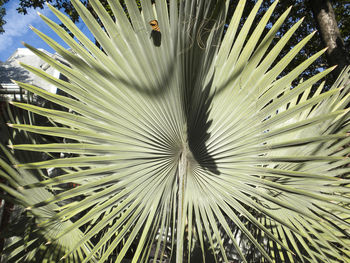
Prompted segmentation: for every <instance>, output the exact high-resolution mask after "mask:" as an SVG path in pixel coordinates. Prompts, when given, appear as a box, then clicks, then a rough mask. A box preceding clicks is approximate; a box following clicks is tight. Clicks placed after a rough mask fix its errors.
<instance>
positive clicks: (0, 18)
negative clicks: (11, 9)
mask: <svg viewBox="0 0 350 263" xmlns="http://www.w3.org/2000/svg"><path fill="white" fill-rule="evenodd" d="M7 2H8V0H0V34H1V33H4V25H5V24H6V21H5V20H4V16H5V15H6V9H5V8H4V7H3V5H4V4H6V3H7Z"/></svg>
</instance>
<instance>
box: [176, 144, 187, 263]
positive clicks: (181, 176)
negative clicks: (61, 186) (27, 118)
mask: <svg viewBox="0 0 350 263" xmlns="http://www.w3.org/2000/svg"><path fill="white" fill-rule="evenodd" d="M186 170H187V147H184V150H183V152H182V153H181V156H180V160H179V168H178V182H179V190H178V208H177V227H176V263H181V262H182V261H183V244H184V242H183V237H184V235H183V229H184V213H185V211H184V197H185V183H186Z"/></svg>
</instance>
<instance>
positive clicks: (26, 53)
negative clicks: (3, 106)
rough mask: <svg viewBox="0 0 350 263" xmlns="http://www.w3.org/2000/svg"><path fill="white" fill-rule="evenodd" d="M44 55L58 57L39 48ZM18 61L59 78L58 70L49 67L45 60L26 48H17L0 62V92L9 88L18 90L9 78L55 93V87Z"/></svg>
mask: <svg viewBox="0 0 350 263" xmlns="http://www.w3.org/2000/svg"><path fill="white" fill-rule="evenodd" d="M39 50H40V51H42V52H44V53H45V54H46V55H48V56H50V57H53V58H55V59H59V56H58V55H57V54H51V53H49V52H48V51H46V50H44V49H40V48H39ZM20 63H24V64H27V65H30V66H33V67H36V68H39V69H42V70H44V71H45V72H46V73H48V74H50V75H52V76H54V77H56V78H59V72H58V71H57V70H56V69H54V68H52V67H50V66H49V65H48V64H47V63H46V62H45V61H43V60H42V59H41V58H39V57H38V56H36V55H35V54H34V53H33V52H32V51H30V50H29V49H28V48H18V49H17V50H16V51H15V52H14V53H13V54H12V55H11V56H10V57H9V58H8V59H7V61H5V62H0V89H1V92H0V93H6V90H7V89H9V90H11V92H14V90H16V87H17V89H18V90H19V87H18V86H17V85H16V84H13V83H12V81H11V80H16V81H20V82H25V83H29V84H32V85H34V86H38V87H41V88H43V89H45V90H47V91H50V92H53V93H56V87H54V86H53V85H50V84H48V83H47V82H45V81H44V80H42V79H41V78H39V77H37V76H36V75H35V74H33V73H31V72H29V71H28V70H26V69H25V68H23V67H22V66H21V65H20Z"/></svg>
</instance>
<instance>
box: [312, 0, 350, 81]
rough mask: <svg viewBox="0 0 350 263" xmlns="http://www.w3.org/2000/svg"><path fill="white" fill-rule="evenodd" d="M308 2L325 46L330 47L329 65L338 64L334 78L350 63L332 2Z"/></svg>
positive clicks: (316, 0) (328, 52) (315, 0)
mask: <svg viewBox="0 0 350 263" xmlns="http://www.w3.org/2000/svg"><path fill="white" fill-rule="evenodd" d="M308 2H309V8H310V9H311V11H312V13H313V16H314V19H315V22H316V25H317V28H318V30H319V32H320V35H321V38H322V42H323V44H324V46H325V47H328V50H327V61H328V64H329V66H334V65H338V67H337V68H336V69H335V70H334V71H333V76H334V78H337V77H338V75H339V74H340V72H341V71H342V70H343V68H344V67H345V66H347V65H349V64H350V63H349V57H348V52H347V51H346V49H345V46H344V41H343V39H342V37H341V35H340V31H339V28H338V24H337V21H336V18H335V14H334V10H333V7H332V3H331V1H330V0H309V1H308Z"/></svg>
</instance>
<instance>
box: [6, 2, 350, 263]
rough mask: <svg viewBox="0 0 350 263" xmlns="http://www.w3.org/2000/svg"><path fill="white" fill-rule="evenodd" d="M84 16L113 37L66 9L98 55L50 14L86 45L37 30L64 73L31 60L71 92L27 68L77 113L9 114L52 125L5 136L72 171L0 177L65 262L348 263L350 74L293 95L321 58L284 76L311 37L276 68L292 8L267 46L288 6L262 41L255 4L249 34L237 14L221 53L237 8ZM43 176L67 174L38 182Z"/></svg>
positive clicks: (25, 170) (186, 6) (126, 9)
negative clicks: (45, 138)
mask: <svg viewBox="0 0 350 263" xmlns="http://www.w3.org/2000/svg"><path fill="white" fill-rule="evenodd" d="M90 2H91V6H92V7H93V9H94V10H95V12H96V14H97V15H98V17H99V21H100V22H101V23H102V25H103V27H101V25H100V24H99V22H97V21H96V20H95V19H94V18H93V16H92V15H91V13H90V12H89V11H88V10H87V9H86V8H85V7H84V6H83V5H82V3H81V2H80V1H78V0H72V3H73V4H74V6H75V8H76V9H77V11H78V12H79V14H80V17H81V18H82V19H83V21H84V22H85V24H86V25H87V27H88V28H89V29H90V31H91V32H92V34H93V35H94V36H95V38H96V41H98V43H99V44H100V45H101V49H99V48H98V47H97V46H95V45H94V43H93V42H92V41H91V40H89V39H88V38H87V37H86V36H84V35H83V34H82V33H81V32H80V31H79V29H78V28H77V27H76V26H75V25H74V24H73V22H71V21H70V20H69V19H67V17H65V16H64V15H63V14H61V13H60V12H59V11H57V10H55V9H54V8H53V7H51V6H50V8H51V10H52V11H53V12H54V13H55V14H56V16H57V17H58V18H59V19H60V20H61V21H62V23H63V24H64V25H65V26H66V27H67V28H68V29H69V31H70V32H71V33H72V34H73V35H74V36H75V38H76V39H73V38H72V37H71V36H70V35H69V34H68V33H67V32H66V31H65V30H63V29H62V28H61V27H60V26H59V25H57V24H55V23H54V22H52V21H50V20H49V19H48V18H46V17H44V16H42V15H40V16H41V17H42V18H43V20H44V21H45V22H46V23H47V24H48V25H49V26H50V27H51V28H52V30H54V31H55V32H56V33H57V34H58V35H59V36H60V37H61V38H62V39H63V40H64V41H65V42H66V43H67V44H68V45H69V46H70V47H71V49H70V50H66V49H64V48H63V47H62V46H60V45H59V44H57V43H55V42H54V41H53V40H52V39H50V38H49V37H47V36H45V35H44V34H42V33H41V32H40V31H38V30H36V29H34V28H33V30H34V31H35V32H36V33H37V34H38V35H39V36H40V37H41V38H42V39H44V40H45V41H46V42H47V43H48V44H49V45H51V46H52V47H53V48H54V49H55V50H56V51H57V52H58V54H59V55H61V56H62V57H63V58H64V59H65V61H67V64H68V65H69V66H68V65H64V64H62V63H60V62H58V61H56V60H54V59H52V58H50V57H49V56H47V55H46V54H45V53H43V52H41V51H39V50H37V49H35V48H33V47H31V46H30V45H28V44H26V45H25V46H26V47H28V48H29V49H30V50H32V51H33V52H34V53H35V54H37V55H38V56H39V57H40V58H41V59H43V60H44V61H46V62H47V63H48V64H49V65H51V66H53V67H55V68H56V69H58V70H59V71H60V72H61V73H62V74H64V75H65V76H66V77H67V78H68V79H69V81H68V82H66V81H62V80H59V79H55V78H53V77H52V76H50V75H48V74H46V73H45V72H44V71H42V70H40V69H36V68H33V67H31V66H27V65H23V66H24V67H25V68H26V69H28V70H30V71H32V72H33V73H35V74H37V75H38V76H40V77H41V78H43V79H45V80H46V81H47V82H48V83H50V84H53V85H55V86H56V87H57V88H59V89H60V90H62V91H64V92H66V93H68V94H69V95H70V97H67V96H61V95H57V94H52V93H49V92H46V91H44V90H42V89H40V88H38V87H34V86H32V85H29V84H25V83H18V85H20V86H21V87H22V88H25V89H26V90H28V91H30V92H33V93H36V94H37V95H39V96H41V97H43V98H45V99H47V100H49V101H52V102H53V103H56V104H58V105H61V106H63V107H64V108H66V109H67V111H63V110H58V109H57V110H55V109H47V108H42V107H39V106H35V105H30V104H26V103H19V102H15V103H13V104H14V105H15V106H17V107H20V108H22V109H25V110H28V111H30V112H32V113H35V114H38V115H42V116H44V117H46V118H48V119H49V120H50V121H52V122H53V123H55V124H56V126H52V127H47V126H40V125H35V124H34V125H27V124H19V123H13V124H11V127H13V128H16V129H19V130H22V131H26V132H30V133H33V134H40V135H49V136H56V137H60V138H64V139H65V140H64V142H62V143H47V144H17V145H13V146H12V147H13V148H14V149H15V150H16V151H23V150H26V151H36V152H44V153H61V154H64V155H65V156H66V157H65V158H50V159H48V160H44V161H43V160H37V161H35V162H29V163H20V164H17V165H16V166H17V170H14V169H13V168H11V167H9V166H8V165H6V164H5V163H4V162H2V163H1V165H2V167H3V168H4V170H5V171H6V173H7V174H6V173H2V176H5V177H6V178H7V179H8V180H10V181H13V185H12V187H13V188H9V187H6V186H5V185H2V187H3V188H4V189H5V190H6V191H8V192H9V193H10V194H12V195H13V196H14V198H15V199H17V200H20V201H21V203H22V204H23V205H24V206H26V207H27V209H28V207H29V208H30V210H31V211H32V212H33V214H34V216H35V217H37V218H38V219H37V220H38V221H37V222H38V231H39V233H41V235H42V236H41V237H42V238H43V240H45V241H50V244H52V245H49V248H50V249H52V248H56V246H59V247H61V248H62V251H63V252H62V253H63V254H64V256H63V258H66V260H67V261H68V262H71V260H77V261H78V262H80V261H81V262H90V261H91V260H97V261H98V262H105V261H106V262H108V261H113V262H122V259H123V258H124V257H130V258H132V259H133V262H140V261H141V262H145V261H146V260H147V259H149V258H153V259H154V260H156V259H157V258H158V259H161V258H162V259H164V258H166V257H168V258H170V257H172V258H175V257H176V259H177V262H182V261H183V260H186V261H187V260H189V259H190V258H191V255H192V254H195V253H194V251H196V250H197V249H201V250H202V251H203V260H205V258H206V257H205V254H206V253H207V254H208V253H209V254H210V253H212V255H213V257H214V258H215V260H216V261H221V260H222V261H224V262H228V261H229V260H232V259H233V257H235V259H238V260H240V261H241V262H252V260H253V261H254V262H257V261H258V260H259V261H260V260H261V261H263V260H265V261H267V262H317V261H321V262H342V261H344V262H347V261H349V260H350V251H349V247H350V242H349V234H350V233H349V223H350V222H349V219H348V214H349V195H348V187H347V185H348V184H349V178H348V170H349V168H347V165H348V162H349V160H348V158H346V157H345V156H346V155H347V154H348V151H349V150H348V148H347V144H348V143H349V139H348V118H349V115H348V110H347V105H348V103H349V100H350V99H349V95H348V93H349V89H350V84H349V72H348V71H345V72H344V74H343V75H342V78H340V79H339V81H338V82H337V83H335V84H334V85H333V87H332V88H331V89H330V90H329V91H327V92H324V93H321V90H322V88H323V85H322V84H321V85H320V86H319V87H318V89H317V90H316V92H314V89H313V87H314V86H315V84H317V83H319V81H320V80H321V79H322V78H323V77H324V76H325V75H326V74H328V73H329V72H330V71H331V70H332V69H326V70H324V71H322V72H320V73H319V74H317V75H316V76H313V77H311V78H310V79H307V80H304V81H303V82H301V83H299V84H297V85H293V86H292V83H293V81H294V80H295V79H296V77H297V76H299V75H300V74H301V73H302V72H303V71H304V70H305V69H306V68H307V67H308V66H309V65H310V64H311V63H313V62H314V61H315V60H316V59H317V58H318V57H319V56H320V55H321V54H322V53H323V52H324V51H325V50H322V51H320V52H318V53H316V54H315V55H313V56H312V57H310V58H309V59H307V60H306V61H305V62H303V63H302V64H301V65H300V66H298V67H297V68H295V69H294V70H293V71H292V72H290V73H288V74H287V75H285V76H283V77H281V73H282V72H283V70H284V68H285V67H286V66H287V65H288V63H290V61H291V60H292V59H293V58H294V57H295V55H296V54H297V53H298V52H299V51H300V49H301V48H302V47H303V46H304V45H305V44H306V43H307V42H308V40H309V39H310V38H311V37H312V36H313V34H311V35H310V36H308V37H307V38H305V39H304V40H303V41H301V42H300V43H298V44H297V45H296V46H295V47H294V48H293V49H291V50H290V52H289V53H288V54H287V55H286V56H285V57H284V58H283V59H281V60H280V61H277V62H276V61H275V60H276V58H277V55H278V54H279V52H280V51H281V50H282V49H283V48H284V47H285V46H286V45H287V43H288V40H289V39H290V37H291V36H292V34H293V33H294V32H295V31H296V30H297V28H298V27H299V26H300V25H301V22H302V21H300V22H298V23H297V24H295V25H294V26H293V27H292V28H291V29H290V30H289V31H288V32H287V33H286V34H285V35H284V36H283V37H282V38H281V39H280V40H279V42H278V43H277V45H275V46H273V47H271V43H272V40H273V38H274V37H275V34H276V33H277V32H278V29H279V27H280V26H281V25H282V23H283V21H284V20H285V19H286V18H287V16H288V13H289V11H290V9H288V10H287V11H286V12H285V13H284V14H283V15H282V16H281V17H280V19H279V20H278V21H277V22H276V23H275V24H274V25H273V26H272V27H271V28H269V30H268V32H267V33H266V27H267V25H268V23H269V18H270V16H271V14H272V12H273V10H274V8H275V6H276V5H277V4H278V3H277V1H276V2H275V3H274V4H273V5H272V6H271V7H270V9H269V10H267V12H266V14H265V15H264V16H263V18H262V19H261V21H260V22H259V24H258V26H257V27H256V28H254V29H253V28H251V25H252V21H253V20H254V18H255V16H256V14H257V12H258V11H259V7H260V5H261V3H262V0H260V1H258V2H257V4H256V6H255V8H254V9H252V10H251V13H250V15H249V17H247V19H246V21H245V23H244V26H243V27H242V28H240V29H239V24H240V21H241V15H242V12H243V9H244V4H245V1H244V0H241V1H239V4H238V6H237V9H236V11H235V14H234V16H233V18H232V20H231V23H230V24H229V26H228V28H227V30H226V32H225V34H224V38H223V39H222V35H223V30H224V28H225V18H226V9H227V3H226V2H228V1H226V2H225V1H201V0H197V1H176V0H170V1H165V0H158V1H157V0H156V1H155V3H154V4H152V2H151V1H148V0H145V1H141V6H138V5H137V3H136V2H135V1H132V0H130V1H125V4H126V5H125V6H122V5H120V4H119V3H118V2H117V1H109V7H110V9H111V11H112V12H113V18H112V17H110V15H109V14H108V13H107V11H106V10H105V9H104V7H103V6H102V5H101V3H100V2H99V1H97V0H92V1H90ZM152 20H157V21H158V25H159V31H158V30H157V31H152V27H151V26H150V25H149V21H152ZM76 40H77V41H76ZM48 168H55V169H59V168H60V171H61V174H60V175H57V176H55V177H51V178H50V177H49V178H42V179H40V180H38V179H35V180H34V177H33V176H32V175H31V170H33V171H36V170H40V169H48ZM71 182H74V184H76V185H77V187H73V188H70V189H64V190H62V189H61V190H60V191H53V190H52V189H55V188H56V187H58V186H60V185H62V184H68V183H71ZM42 233H44V235H43V234H42ZM40 240H41V239H40ZM36 241H37V242H39V239H34V238H33V241H32V242H36ZM39 243H40V242H39ZM243 243H245V244H248V245H247V246H245V247H249V251H253V250H254V253H250V252H249V251H248V252H249V253H248V252H247V250H246V249H245V248H244V246H243V245H242V244H243ZM41 244H45V242H43V243H41ZM23 251H24V250H21V251H19V252H18V253H17V254H16V253H14V254H13V255H12V256H13V258H14V259H16V258H22V259H23V258H25V255H23ZM60 251H61V250H60ZM175 251H176V252H175ZM232 251H234V253H233V254H234V256H232V253H231V252H232ZM21 253H22V254H21ZM22 256H23V257H22ZM138 260H139V261H138ZM197 260H198V259H197ZM200 260H202V259H200Z"/></svg>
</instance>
